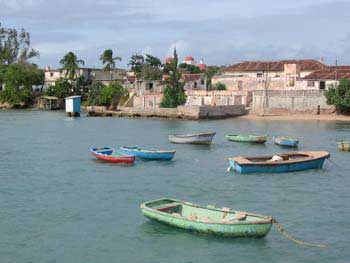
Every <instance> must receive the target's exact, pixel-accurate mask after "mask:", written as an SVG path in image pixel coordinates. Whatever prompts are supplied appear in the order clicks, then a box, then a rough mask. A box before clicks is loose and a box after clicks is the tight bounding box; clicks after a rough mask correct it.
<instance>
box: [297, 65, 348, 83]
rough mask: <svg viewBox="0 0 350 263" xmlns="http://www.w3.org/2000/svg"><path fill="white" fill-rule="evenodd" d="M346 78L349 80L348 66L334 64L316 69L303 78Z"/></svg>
mask: <svg viewBox="0 0 350 263" xmlns="http://www.w3.org/2000/svg"><path fill="white" fill-rule="evenodd" d="M341 78H348V79H349V80H350V66H334V67H327V68H324V69H320V70H316V71H314V72H312V73H311V74H309V75H307V76H306V77H304V78H302V79H304V80H339V79H341Z"/></svg>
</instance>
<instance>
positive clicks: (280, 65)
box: [224, 59, 326, 72]
mask: <svg viewBox="0 0 350 263" xmlns="http://www.w3.org/2000/svg"><path fill="white" fill-rule="evenodd" d="M285 64H299V65H300V67H301V68H300V70H301V71H311V70H319V69H323V68H325V67H326V65H325V64H323V63H321V62H319V61H317V60H314V59H303V60H280V61H244V62H241V63H238V64H234V65H232V66H229V67H227V68H225V69H224V71H226V72H245V71H284V65H285Z"/></svg>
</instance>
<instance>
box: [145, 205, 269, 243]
mask: <svg viewBox="0 0 350 263" xmlns="http://www.w3.org/2000/svg"><path fill="white" fill-rule="evenodd" d="M140 208H141V211H142V213H143V215H144V216H146V217H147V218H149V219H152V220H155V221H159V222H161V223H164V224H167V225H170V226H174V227H177V228H182V229H185V230H189V231H194V232H201V233H207V234H214V235H219V236H225V237H254V238H257V237H264V236H266V235H267V234H268V233H269V231H270V229H271V226H272V223H273V219H272V218H271V217H267V216H263V215H257V214H252V213H247V212H239V211H234V210H231V209H230V208H215V207H212V206H208V207H203V206H200V205H196V204H192V203H189V202H183V201H179V200H175V199H167V198H162V199H158V200H154V201H149V202H146V203H142V204H141V205H140Z"/></svg>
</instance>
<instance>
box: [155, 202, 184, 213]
mask: <svg viewBox="0 0 350 263" xmlns="http://www.w3.org/2000/svg"><path fill="white" fill-rule="evenodd" d="M179 206H180V204H179V203H170V204H165V205H161V206H158V207H157V210H158V211H161V212H169V211H174V210H177V209H178V208H179Z"/></svg>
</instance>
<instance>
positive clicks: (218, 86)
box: [213, 82, 226, 90]
mask: <svg viewBox="0 0 350 263" xmlns="http://www.w3.org/2000/svg"><path fill="white" fill-rule="evenodd" d="M213 90H226V85H225V84H223V83H221V82H218V83H216V84H215V85H214V87H213Z"/></svg>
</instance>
